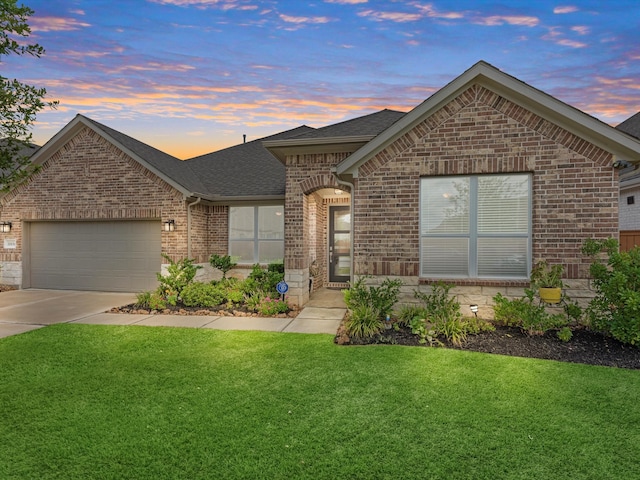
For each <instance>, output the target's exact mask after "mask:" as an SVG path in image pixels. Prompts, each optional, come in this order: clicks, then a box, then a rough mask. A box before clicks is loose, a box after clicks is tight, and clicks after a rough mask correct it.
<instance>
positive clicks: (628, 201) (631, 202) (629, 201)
mask: <svg viewBox="0 0 640 480" xmlns="http://www.w3.org/2000/svg"><path fill="white" fill-rule="evenodd" d="M634 203H636V199H635V197H634V196H633V195H630V196H628V197H627V205H633V204H634Z"/></svg>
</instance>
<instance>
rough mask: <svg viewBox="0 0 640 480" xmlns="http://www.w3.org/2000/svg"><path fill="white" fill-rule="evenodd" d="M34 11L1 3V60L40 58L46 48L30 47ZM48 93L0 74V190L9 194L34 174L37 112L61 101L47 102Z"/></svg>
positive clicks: (1, 0)
mask: <svg viewBox="0 0 640 480" xmlns="http://www.w3.org/2000/svg"><path fill="white" fill-rule="evenodd" d="M33 13H34V12H33V10H31V9H30V8H28V7H25V6H24V5H20V6H18V0H0V27H2V29H1V30H0V59H1V58H2V56H3V55H11V54H14V55H32V56H34V57H38V58H39V57H40V56H41V55H42V54H43V53H44V48H42V47H41V46H40V45H38V44H37V43H36V44H28V43H26V41H25V39H26V38H27V37H28V36H29V34H30V33H31V28H30V27H29V25H28V23H27V18H28V17H30V16H31V15H33ZM46 94H47V91H46V89H44V88H37V87H34V86H32V85H27V84H25V83H22V82H20V81H18V80H16V79H10V78H6V77H4V76H2V75H0V189H2V190H4V191H6V190H8V189H9V188H11V187H12V186H13V185H15V184H16V183H18V182H19V181H21V180H23V179H24V178H26V177H28V176H29V175H30V174H31V173H33V171H34V168H33V166H31V165H29V157H30V153H31V151H32V144H31V132H30V131H29V129H30V126H31V125H33V123H34V122H35V119H36V113H38V112H39V111H40V110H42V109H43V108H45V107H50V108H55V107H56V105H57V104H58V102H52V101H46V100H45V99H44V97H45V96H46Z"/></svg>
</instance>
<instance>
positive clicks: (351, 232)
mask: <svg viewBox="0 0 640 480" xmlns="http://www.w3.org/2000/svg"><path fill="white" fill-rule="evenodd" d="M331 173H332V174H333V176H334V177H335V179H336V182H337V183H338V185H341V186H344V187H349V192H350V195H349V212H350V213H351V222H350V225H349V235H350V236H351V242H350V246H349V256H350V258H351V265H350V267H349V284H350V285H353V278H354V273H353V258H354V257H353V253H354V248H353V240H354V223H355V222H354V219H355V216H354V214H353V197H354V195H355V192H356V187H355V185H354V184H353V183H351V182H347V181H346V180H341V179H340V177H338V173H337V172H336V169H335V168H332V169H331Z"/></svg>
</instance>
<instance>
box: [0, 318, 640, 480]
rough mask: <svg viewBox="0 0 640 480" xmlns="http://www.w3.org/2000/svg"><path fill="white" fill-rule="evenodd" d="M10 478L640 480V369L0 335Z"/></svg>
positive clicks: (258, 339)
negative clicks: (638, 479) (615, 479)
mask: <svg viewBox="0 0 640 480" xmlns="http://www.w3.org/2000/svg"><path fill="white" fill-rule="evenodd" d="M0 478H2V479H14V478H15V479H25V478H35V479H49V478H60V479H89V478H90V479H129V478H130V479H147V478H148V479H182V478H184V479H197V478H207V479H208V478H248V479H249V478H250V479H253V478H264V479H278V478H283V479H284V478H286V479H294V478H295V479H300V478H309V479H319V478H327V479H338V478H358V479H361V478H362V479H366V478H372V479H381V478H403V479H406V478H434V479H435V478H437V479H440V478H441V479H463V478H464V479H554V478H562V479H568V478H570V479H614V478H620V479H633V478H640V371H630V370H622V369H614V368H607V367H593V366H585V365H575V364H563V363H558V362H552V361H545V360H530V359H522V358H511V357H502V356H495V355H485V354H478V353H473V352H462V351H454V350H444V349H429V348H412V347H399V346H367V347H340V346H336V345H334V344H333V343H332V337H331V336H329V335H297V334H282V333H265V332H225V331H213V330H191V329H169V328H149V327H146V328H145V327H112V326H110V327H107V326H91V325H55V326H51V327H47V328H44V329H40V330H36V331H33V332H29V333H26V334H22V335H18V336H14V337H8V338H5V339H2V340H0Z"/></svg>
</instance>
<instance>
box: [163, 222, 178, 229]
mask: <svg viewBox="0 0 640 480" xmlns="http://www.w3.org/2000/svg"><path fill="white" fill-rule="evenodd" d="M163 226H164V231H165V232H173V231H174V230H175V229H176V221H175V220H167V221H165V222H164V223H163Z"/></svg>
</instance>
